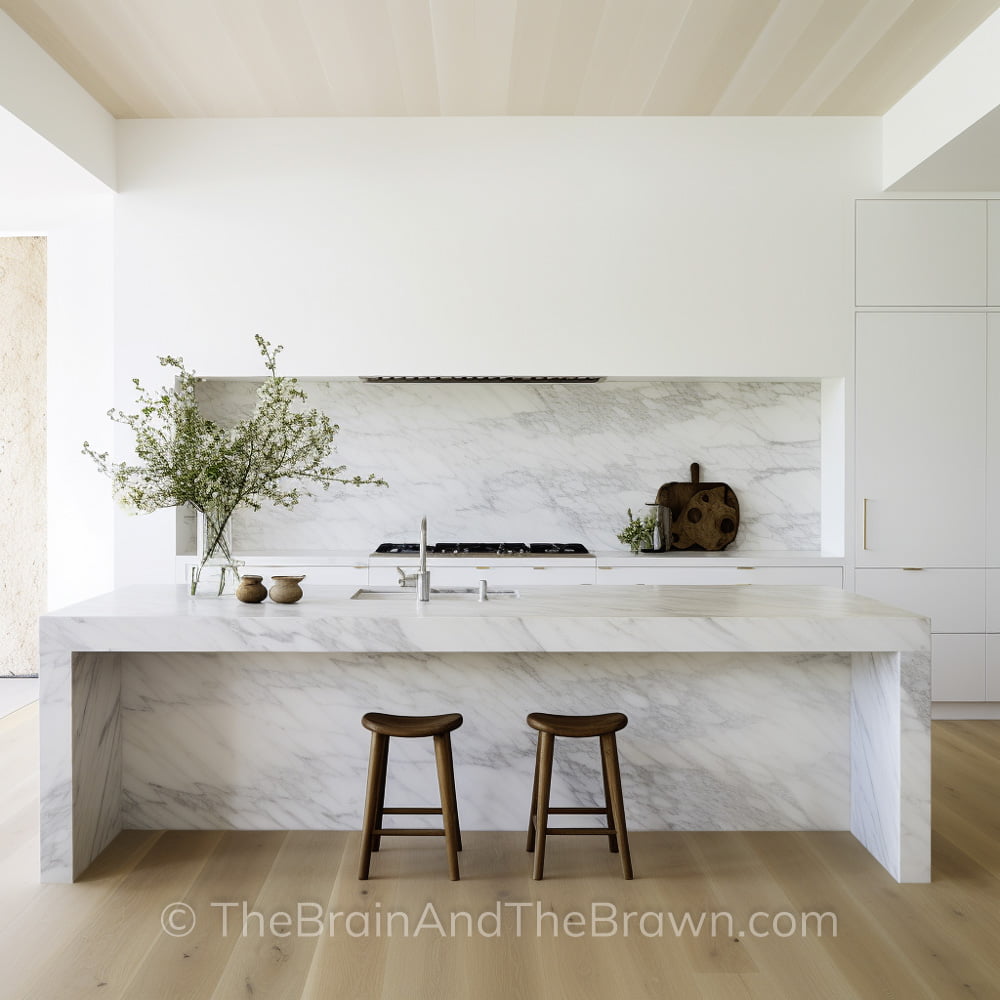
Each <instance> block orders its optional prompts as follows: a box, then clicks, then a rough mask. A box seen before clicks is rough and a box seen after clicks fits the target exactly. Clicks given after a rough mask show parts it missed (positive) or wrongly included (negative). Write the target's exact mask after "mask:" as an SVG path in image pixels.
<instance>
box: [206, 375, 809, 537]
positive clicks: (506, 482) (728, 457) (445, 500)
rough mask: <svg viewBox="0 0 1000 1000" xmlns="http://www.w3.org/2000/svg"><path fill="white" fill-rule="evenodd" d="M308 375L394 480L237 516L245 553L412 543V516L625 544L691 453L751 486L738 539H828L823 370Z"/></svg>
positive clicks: (715, 474)
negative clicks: (543, 379) (426, 377)
mask: <svg viewBox="0 0 1000 1000" xmlns="http://www.w3.org/2000/svg"><path fill="white" fill-rule="evenodd" d="M303 385H304V387H305V389H306V391H307V392H308V394H309V404H310V405H311V406H315V407H317V408H318V409H320V410H321V411H323V412H325V413H326V414H328V415H329V417H330V418H331V419H332V420H333V421H334V422H335V423H338V424H339V425H340V426H341V432H340V434H339V435H338V437H337V453H336V461H337V463H341V462H342V463H344V464H346V465H347V467H348V469H349V470H350V471H351V473H352V474H353V473H360V474H367V473H368V472H376V473H378V474H379V475H381V476H383V477H384V478H385V479H387V480H388V481H389V489H381V490H372V489H363V490H355V489H352V488H335V489H332V490H331V491H330V492H329V493H321V494H320V495H319V496H318V497H317V498H316V499H315V500H309V501H306V502H303V503H302V504H300V505H299V506H298V507H296V508H294V509H292V510H284V509H275V508H273V507H265V508H264V509H262V510H261V511H259V512H256V513H253V512H243V511H241V512H238V514H237V517H236V519H235V528H234V542H235V545H236V548H237V549H238V550H241V551H251V550H254V549H263V550H267V551H274V550H276V549H277V550H281V549H286V548H313V549H315V548H321V549H343V548H357V547H358V546H361V547H364V546H365V545H368V546H370V547H371V548H374V546H375V545H376V544H377V543H378V542H380V541H383V540H386V539H392V540H396V541H405V540H412V541H415V540H416V521H415V520H414V517H413V512H414V511H419V512H420V513H424V514H427V515H428V517H429V519H430V524H431V527H432V529H433V533H434V536H435V537H434V539H433V540H437V541H445V540H448V539H463V540H468V538H469V536H470V533H471V534H475V535H477V536H478V537H480V538H490V539H504V540H507V541H526V542H529V541H578V542H583V543H584V544H585V545H587V546H588V547H589V548H591V549H620V548H621V546H620V543H619V542H618V540H617V539H616V538H615V532H616V531H618V530H619V529H620V528H621V527H622V525H623V524H624V523H625V520H626V514H625V511H626V508H627V507H631V508H632V509H633V511H637V510H638V509H639V507H640V506H641V505H642V504H644V503H646V502H651V501H652V500H653V497H654V496H655V494H656V490H657V488H658V487H659V486H660V485H661V484H662V483H665V482H672V481H675V480H682V481H683V480H687V479H688V478H689V467H690V464H691V462H693V461H696V462H699V463H700V464H701V466H702V478H703V479H704V480H706V481H709V480H711V481H715V482H718V481H721V482H727V483H729V484H730V486H732V487H733V489H734V490H735V491H736V494H737V496H738V497H739V500H740V518H741V519H740V530H739V535H738V536H737V538H736V541H735V542H734V543H733V545H732V548H733V549H735V550H746V551H755V550H760V549H780V550H796V549H818V548H819V545H820V384H819V382H817V381H811V382H763V381H758V382H742V381H740V382H737V381H684V382H664V381H655V382H654V381H627V382H616V381H608V382H601V383H597V384H594V385H523V384H515V383H506V384H487V385H454V384H452V385H413V384H411V385H385V384H383V385H370V384H366V383H363V382H359V381H353V380H351V381H346V380H345V381H329V382H320V381H308V382H304V383H303ZM256 389H257V385H256V384H255V383H253V382H247V381H239V380H224V379H210V380H207V381H205V382H202V383H201V384H200V385H199V388H198V394H199V401H200V405H201V407H202V409H203V411H204V412H205V413H206V415H208V416H210V417H212V418H213V419H216V420H218V421H220V422H221V423H223V424H226V423H230V422H233V421H236V420H238V419H239V418H240V417H241V416H243V415H246V414H247V413H249V412H251V411H252V409H253V406H254V403H255V393H256ZM442 483H449V484H455V485H454V486H453V487H449V488H448V489H442V488H441V484H442ZM192 538H193V536H192Z"/></svg>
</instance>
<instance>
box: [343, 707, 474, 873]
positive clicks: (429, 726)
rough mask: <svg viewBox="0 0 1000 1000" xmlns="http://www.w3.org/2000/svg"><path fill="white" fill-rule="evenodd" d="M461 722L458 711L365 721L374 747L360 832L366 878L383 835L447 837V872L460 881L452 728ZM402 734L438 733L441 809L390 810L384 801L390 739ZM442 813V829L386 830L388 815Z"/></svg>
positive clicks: (407, 736) (374, 716)
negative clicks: (384, 819)
mask: <svg viewBox="0 0 1000 1000" xmlns="http://www.w3.org/2000/svg"><path fill="white" fill-rule="evenodd" d="M461 724H462V716H461V715H459V714H458V713H457V712H454V713H452V714H450V715H383V714H382V713H380V712H369V713H368V714H367V715H365V716H364V717H363V718H362V719H361V725H363V726H364V727H365V729H369V730H371V734H372V749H371V756H370V757H369V760H368V791H367V794H366V795H365V817H364V825H363V827H362V831H361V866H360V868H359V870H358V878H359V879H367V878H368V872H369V870H370V869H371V861H372V851H377V850H378V849H379V846H380V844H381V842H382V838H383V837H442V836H443V837H444V842H445V847H446V849H447V852H448V872H449V875H450V876H451V880H452V882H457V881H458V852H459V851H460V850H461V849H462V832H461V830H459V828H458V799H457V798H456V796H455V768H454V765H453V763H452V759H451V733H452V730H454V729H458V727H459V726H460V725H461ZM391 736H401V737H403V738H404V739H413V738H416V737H421V736H433V737H434V756H435V759H436V760H437V773H438V786H439V787H440V789H441V807H440V808H427V809H425V808H422V807H420V806H412V807H405V808H394V809H390V808H388V807H387V806H386V805H385V779H386V773H387V771H388V765H389V738H390V737H391ZM389 815H395V816H423V815H433V816H443V817H444V829H443V830H427V829H424V828H419V829H414V828H409V829H396V830H386V829H383V827H382V817H383V816H389Z"/></svg>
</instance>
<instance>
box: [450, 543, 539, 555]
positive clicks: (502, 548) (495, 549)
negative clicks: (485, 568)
mask: <svg viewBox="0 0 1000 1000" xmlns="http://www.w3.org/2000/svg"><path fill="white" fill-rule="evenodd" d="M527 551H528V546H527V545H525V544H524V542H438V543H437V545H435V546H434V554H435V555H440V556H485V555H490V556H521V555H524V554H525V553H526V552H527Z"/></svg>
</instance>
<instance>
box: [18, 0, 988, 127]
mask: <svg viewBox="0 0 1000 1000" xmlns="http://www.w3.org/2000/svg"><path fill="white" fill-rule="evenodd" d="M998 7H1000V0H0V9H2V10H4V11H6V12H7V13H8V14H9V15H10V16H11V17H12V18H13V19H14V21H16V22H17V23H18V24H19V25H20V26H21V27H22V28H23V29H24V30H25V31H27V32H28V33H29V34H30V35H31V36H32V37H33V38H34V39H35V40H36V41H37V42H38V43H39V44H40V45H41V46H42V47H43V48H44V49H46V51H48V52H49V53H50V55H52V57H53V58H55V59H56V60H57V61H58V62H59V63H61V64H62V66H64V67H65V68H66V70H68V72H69V73H70V74H71V75H72V76H73V77H75V78H76V79H77V80H78V81H79V82H80V83H81V84H82V85H83V86H84V87H85V88H86V89H87V90H88V91H89V92H90V93H91V94H92V95H93V96H94V97H95V98H96V99H97V100H98V101H100V103H101V104H103V105H104V106H105V107H106V108H107V109H108V110H109V111H110V112H111V113H112V114H113V115H115V116H116V117H118V118H170V117H176V118H190V117H247V116H251V117H267V116H299V115H306V116H308V115H320V116H329V115H333V116H339V115H348V116H356V115H379V116H381V115H402V116H409V115H433V116H437V115H710V114H717V115H816V114H818V115H879V114H882V113H884V112H885V111H886V110H888V109H889V108H890V107H891V106H892V105H893V104H894V103H895V102H896V101H897V100H898V99H899V98H900V97H902V96H903V94H905V93H906V92H907V91H908V90H909V89H910V88H911V87H912V86H913V85H914V84H915V83H916V82H917V81H918V80H920V79H921V78H922V77H923V76H925V75H926V74H927V72H928V71H929V70H931V69H932V68H933V67H934V66H935V65H936V64H937V63H938V62H939V61H940V60H941V59H942V58H943V57H944V56H946V55H947V54H948V53H949V52H950V51H951V50H952V49H953V48H954V47H955V46H956V45H957V44H958V43H959V42H960V41H961V40H962V39H963V38H965V37H966V36H967V35H968V34H969V33H970V32H971V31H972V30H973V29H974V28H976V27H977V26H978V25H979V24H980V23H982V21H984V20H985V19H986V18H987V17H988V16H989V15H990V14H992V13H993V12H994V11H995V10H996V9H997V8H998Z"/></svg>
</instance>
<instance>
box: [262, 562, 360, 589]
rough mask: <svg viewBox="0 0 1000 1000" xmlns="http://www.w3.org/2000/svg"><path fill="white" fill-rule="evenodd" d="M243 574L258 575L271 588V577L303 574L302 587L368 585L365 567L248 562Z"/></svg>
mask: <svg viewBox="0 0 1000 1000" xmlns="http://www.w3.org/2000/svg"><path fill="white" fill-rule="evenodd" d="M243 572H244V573H259V574H260V575H261V576H262V577H264V586H265V587H270V586H271V577H272V576H280V575H289V574H298V573H304V574H305V577H306V578H305V582H304V583H303V585H302V586H303V587H308V586H314V587H315V586H336V587H345V586H351V587H364V586H366V585H367V583H368V567H367V565H365V566H361V565H358V566H296V565H294V564H292V565H288V566H275V565H254V564H253V562H252V561H248V562H247V565H246V566H244V568H243Z"/></svg>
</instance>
